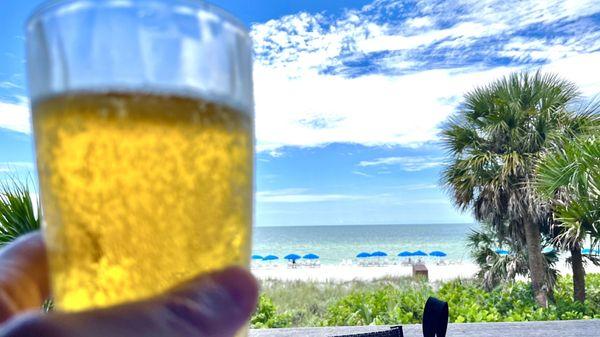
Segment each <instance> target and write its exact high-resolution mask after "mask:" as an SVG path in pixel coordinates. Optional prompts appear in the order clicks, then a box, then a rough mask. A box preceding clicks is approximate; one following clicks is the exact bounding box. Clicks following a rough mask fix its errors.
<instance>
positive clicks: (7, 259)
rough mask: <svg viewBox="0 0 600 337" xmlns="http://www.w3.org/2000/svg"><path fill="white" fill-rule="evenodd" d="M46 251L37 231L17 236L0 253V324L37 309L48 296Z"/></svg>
mask: <svg viewBox="0 0 600 337" xmlns="http://www.w3.org/2000/svg"><path fill="white" fill-rule="evenodd" d="M49 292H50V290H49V285H48V266H47V262H46V250H45V248H44V242H43V240H42V236H41V235H40V233H39V232H35V233H31V234H27V235H24V236H21V237H20V238H18V239H17V240H15V241H14V242H12V243H11V244H9V245H8V246H6V247H4V248H3V249H2V250H0V323H1V322H4V321H6V320H7V319H9V318H10V317H12V316H13V315H15V314H17V313H19V312H21V311H24V310H28V309H40V307H41V305H42V303H43V301H44V300H45V299H46V298H47V297H48V295H49Z"/></svg>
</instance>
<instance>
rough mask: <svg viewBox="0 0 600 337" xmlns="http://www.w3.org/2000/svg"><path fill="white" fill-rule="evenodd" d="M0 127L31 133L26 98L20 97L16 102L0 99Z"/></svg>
mask: <svg viewBox="0 0 600 337" xmlns="http://www.w3.org/2000/svg"><path fill="white" fill-rule="evenodd" d="M0 128H5V129H10V130H13V131H18V132H23V133H27V134H29V133H31V123H30V115H29V107H28V105H27V101H26V100H24V99H21V102H19V103H18V104H15V103H7V102H2V101H0Z"/></svg>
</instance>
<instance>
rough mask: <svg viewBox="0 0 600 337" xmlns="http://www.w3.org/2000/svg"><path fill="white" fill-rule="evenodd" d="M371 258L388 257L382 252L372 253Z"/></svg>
mask: <svg viewBox="0 0 600 337" xmlns="http://www.w3.org/2000/svg"><path fill="white" fill-rule="evenodd" d="M371 256H375V257H384V256H388V255H387V253H386V252H382V251H379V250H378V251H376V252H373V253H371Z"/></svg>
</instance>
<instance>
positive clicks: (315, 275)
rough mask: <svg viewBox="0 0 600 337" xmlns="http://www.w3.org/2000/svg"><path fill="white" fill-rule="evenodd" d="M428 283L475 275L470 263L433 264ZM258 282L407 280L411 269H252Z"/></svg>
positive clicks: (344, 267) (430, 267)
mask: <svg viewBox="0 0 600 337" xmlns="http://www.w3.org/2000/svg"><path fill="white" fill-rule="evenodd" d="M426 266H427V269H428V272H429V281H430V282H436V281H448V280H451V279H455V278H472V277H474V275H475V273H476V272H477V270H478V269H477V266H476V265H475V264H473V263H461V264H449V265H436V264H426ZM251 271H252V273H253V274H254V276H255V277H256V278H257V279H259V280H268V279H277V280H283V281H317V282H346V281H355V280H357V281H371V280H374V279H380V278H385V277H407V276H411V275H412V266H402V265H386V266H368V267H366V266H357V265H321V266H318V267H306V266H302V267H298V268H288V267H287V266H285V265H276V266H269V267H260V268H252V269H251Z"/></svg>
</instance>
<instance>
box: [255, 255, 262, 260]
mask: <svg viewBox="0 0 600 337" xmlns="http://www.w3.org/2000/svg"><path fill="white" fill-rule="evenodd" d="M262 259H263V257H262V256H260V255H252V260H262Z"/></svg>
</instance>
